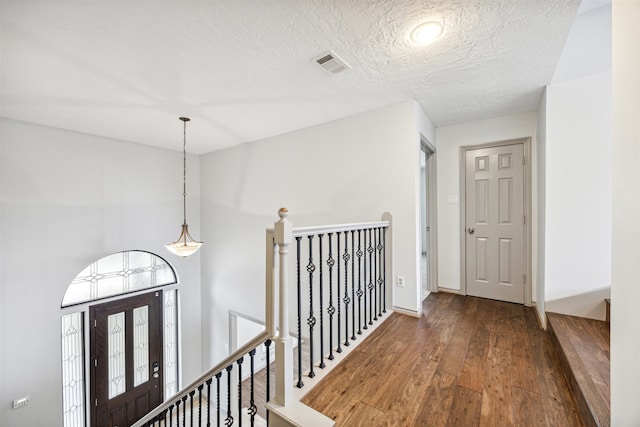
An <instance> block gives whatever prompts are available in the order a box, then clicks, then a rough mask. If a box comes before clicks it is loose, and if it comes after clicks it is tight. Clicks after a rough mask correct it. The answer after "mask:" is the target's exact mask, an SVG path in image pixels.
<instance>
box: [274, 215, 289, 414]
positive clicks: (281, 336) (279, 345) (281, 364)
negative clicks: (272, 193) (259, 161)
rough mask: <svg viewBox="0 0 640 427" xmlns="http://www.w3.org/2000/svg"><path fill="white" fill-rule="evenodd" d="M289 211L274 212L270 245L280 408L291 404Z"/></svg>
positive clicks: (277, 400)
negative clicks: (274, 256)
mask: <svg viewBox="0 0 640 427" xmlns="http://www.w3.org/2000/svg"><path fill="white" fill-rule="evenodd" d="M288 215H289V211H288V210H287V209H286V208H281V209H280V210H279V211H278V216H279V217H280V220H279V221H278V222H276V223H275V224H274V227H273V230H274V241H275V244H276V245H278V254H279V262H278V270H279V277H278V282H279V283H278V310H279V313H278V331H279V332H278V338H276V340H275V345H276V396H275V400H276V402H277V403H278V404H280V405H283V406H285V405H287V404H289V403H291V401H292V400H293V340H292V339H291V337H290V336H289V298H288V295H289V287H288V283H287V270H288V269H287V255H288V253H289V243H291V241H292V240H293V232H292V227H291V223H290V222H289V221H288V220H287V216H288Z"/></svg>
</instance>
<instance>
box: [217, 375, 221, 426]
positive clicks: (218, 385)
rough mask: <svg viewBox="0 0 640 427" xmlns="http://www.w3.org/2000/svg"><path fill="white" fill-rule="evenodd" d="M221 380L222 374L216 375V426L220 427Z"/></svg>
mask: <svg viewBox="0 0 640 427" xmlns="http://www.w3.org/2000/svg"><path fill="white" fill-rule="evenodd" d="M220 378H222V372H218V373H217V374H216V426H217V427H220V414H221V412H222V411H221V409H220Z"/></svg>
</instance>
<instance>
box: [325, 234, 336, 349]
mask: <svg viewBox="0 0 640 427" xmlns="http://www.w3.org/2000/svg"><path fill="white" fill-rule="evenodd" d="M328 236H329V257H328V258H327V265H328V266H329V307H328V308H327V313H329V360H333V315H334V313H335V312H336V309H335V307H334V306H333V266H334V264H335V263H336V262H335V260H334V259H333V252H332V250H331V246H332V244H331V239H332V237H333V233H328Z"/></svg>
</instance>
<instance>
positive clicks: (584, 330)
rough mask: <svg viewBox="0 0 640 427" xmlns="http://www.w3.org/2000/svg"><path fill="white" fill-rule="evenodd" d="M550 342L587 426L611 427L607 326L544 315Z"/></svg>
mask: <svg viewBox="0 0 640 427" xmlns="http://www.w3.org/2000/svg"><path fill="white" fill-rule="evenodd" d="M547 318H548V319H549V332H550V335H551V339H552V340H553V341H554V343H555V345H556V347H557V348H558V349H559V358H560V361H561V363H562V367H563V369H564V373H565V375H566V378H567V380H568V382H569V385H570V387H571V390H572V391H573V395H574V397H575V399H576V402H577V405H578V408H579V410H580V413H581V415H582V418H583V420H584V422H585V424H586V425H588V426H599V427H605V426H609V425H611V405H610V395H611V390H610V381H609V377H610V360H609V342H610V341H609V324H608V323H606V322H602V321H599V320H593V319H585V318H582V317H574V316H567V315H563V314H555V313H547Z"/></svg>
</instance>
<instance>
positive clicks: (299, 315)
mask: <svg viewBox="0 0 640 427" xmlns="http://www.w3.org/2000/svg"><path fill="white" fill-rule="evenodd" d="M301 239H302V237H296V284H297V287H298V383H297V384H296V386H297V387H298V388H302V387H304V383H303V382H302V320H301V319H302V295H301V294H302V289H301V288H302V283H301V278H300V241H301Z"/></svg>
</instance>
